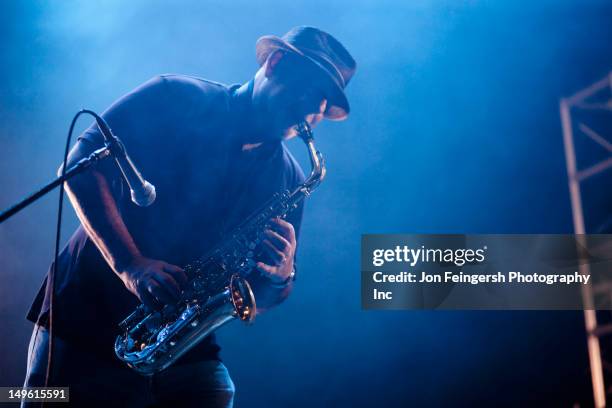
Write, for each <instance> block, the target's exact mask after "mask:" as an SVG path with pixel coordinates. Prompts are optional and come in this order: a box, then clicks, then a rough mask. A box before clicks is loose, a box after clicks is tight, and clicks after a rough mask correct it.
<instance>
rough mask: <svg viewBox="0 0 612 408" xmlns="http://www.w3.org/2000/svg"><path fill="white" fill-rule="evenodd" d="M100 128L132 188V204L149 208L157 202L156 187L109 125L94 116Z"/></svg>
mask: <svg viewBox="0 0 612 408" xmlns="http://www.w3.org/2000/svg"><path fill="white" fill-rule="evenodd" d="M94 117H95V118H96V123H97V124H98V128H100V131H101V132H102V135H103V136H104V140H105V141H106V145H107V146H108V147H109V149H110V151H111V152H112V153H113V155H114V157H115V161H116V162H117V165H118V166H119V169H120V170H121V173H122V174H123V178H124V179H125V181H126V182H127V184H128V186H129V187H130V195H131V196H132V202H133V203H134V204H136V205H137V206H139V207H148V206H149V205H151V204H153V202H154V201H155V197H156V195H155V186H154V185H153V184H151V183H149V182H148V181H147V180H145V179H144V178H143V177H142V175H141V174H140V172H139V171H138V169H136V166H135V165H134V163H133V162H132V160H130V157H129V156H128V155H127V152H126V151H125V146H124V145H123V143H121V140H119V138H118V137H117V136H115V135H114V134H113V132H111V130H110V128H109V127H108V125H107V123H106V122H105V121H104V119H102V118H101V117H100V116H98V115H94Z"/></svg>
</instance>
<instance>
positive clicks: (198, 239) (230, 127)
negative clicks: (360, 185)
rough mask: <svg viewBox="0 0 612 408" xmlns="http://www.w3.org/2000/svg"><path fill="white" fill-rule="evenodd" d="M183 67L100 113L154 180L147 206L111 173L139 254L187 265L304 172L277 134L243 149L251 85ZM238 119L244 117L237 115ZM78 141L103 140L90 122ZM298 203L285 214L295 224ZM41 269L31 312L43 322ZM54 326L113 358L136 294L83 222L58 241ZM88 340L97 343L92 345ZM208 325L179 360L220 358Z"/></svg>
mask: <svg viewBox="0 0 612 408" xmlns="http://www.w3.org/2000/svg"><path fill="white" fill-rule="evenodd" d="M238 87H239V86H238V85H234V86H232V87H227V86H225V85H222V84H219V83H215V82H211V81H207V80H204V79H200V78H195V77H190V76H184V75H161V76H157V77H154V78H153V79H151V80H149V81H148V82H146V83H144V84H143V85H141V86H139V87H138V88H136V89H135V90H133V91H132V92H130V93H128V94H127V95H125V96H123V97H122V98H120V99H119V100H117V101H116V102H115V103H114V104H113V105H112V106H111V107H110V108H109V109H107V110H106V111H105V112H104V113H103V115H102V116H103V117H104V119H105V120H106V121H107V122H108V124H109V126H110V128H111V129H112V131H113V133H114V134H116V135H117V136H118V137H119V138H120V139H121V140H122V142H123V144H124V145H125V147H126V151H127V152H128V154H129V155H130V158H131V159H132V161H133V162H134V163H135V164H136V165H137V167H138V168H139V170H140V171H141V172H142V174H143V175H144V176H145V178H146V179H147V180H148V181H150V182H151V183H152V184H153V185H154V186H155V188H156V191H157V198H156V200H155V202H154V203H153V204H152V205H150V206H149V207H144V208H143V207H138V206H136V205H135V204H133V203H132V202H131V201H130V194H129V190H128V188H127V186H126V185H125V183H124V182H123V180H122V179H121V177H119V174H120V173H118V172H117V176H115V177H113V178H112V179H111V180H110V184H111V188H112V191H113V194H114V195H115V197H116V199H117V203H118V207H119V210H120V212H121V215H122V218H123V220H124V222H125V224H126V226H127V228H128V231H130V234H131V235H132V237H133V238H134V241H135V243H136V245H137V247H138V248H139V250H140V251H141V252H142V254H143V255H144V256H147V257H150V258H153V259H160V260H163V261H166V262H169V263H172V264H176V265H185V264H187V263H189V262H190V261H192V260H193V259H196V258H198V257H199V256H201V255H203V254H204V253H206V251H207V250H208V249H210V248H212V247H213V246H214V245H215V244H217V243H218V242H220V240H222V239H223V234H224V232H227V231H228V230H229V229H231V228H232V227H233V226H235V225H237V224H238V223H239V222H240V221H241V220H243V219H245V218H246V217H247V216H248V215H250V214H251V213H252V212H253V211H255V210H256V209H257V208H259V207H260V206H261V205H262V204H263V203H264V202H265V201H266V200H268V199H269V198H270V197H271V196H272V195H273V194H274V193H276V192H281V191H284V190H287V189H292V188H294V187H296V186H297V185H299V184H300V183H301V182H303V180H304V175H303V172H302V170H301V168H300V166H299V164H298V163H297V162H296V160H295V159H294V158H293V156H292V155H291V154H290V152H289V151H288V149H287V148H286V146H285V145H284V143H283V142H280V141H279V142H272V143H265V144H263V145H262V146H260V147H258V148H256V149H252V150H245V151H243V149H242V141H243V140H245V136H246V134H247V133H248V132H249V129H248V128H246V127H245V126H244V122H245V120H244V119H245V116H244V115H245V112H247V111H248V107H249V103H250V95H251V93H250V92H251V91H252V82H251V83H250V86H249V92H246V93H237V92H235V91H236V89H237V88H238ZM241 119H242V120H241ZM79 139H80V140H81V143H92V144H94V145H100V146H101V145H102V143H103V139H102V135H101V134H100V132H99V130H98V129H97V127H96V126H94V125H92V126H91V127H90V128H89V129H88V130H86V131H85V132H84V133H83V134H82V135H81V136H79ZM302 211H303V208H302V207H301V206H300V207H299V208H298V209H297V210H296V211H294V212H293V213H292V214H291V215H290V217H289V219H288V221H289V222H291V223H292V224H293V225H294V227H295V229H296V233H297V232H298V231H299V227H300V223H301V217H302ZM46 281H47V280H46V279H45V282H43V285H42V287H41V289H40V291H39V293H38V295H37V296H36V298H35V300H34V302H33V304H32V307H31V309H30V311H29V313H28V319H29V320H31V321H34V322H38V323H39V324H43V325H45V324H46V323H47V319H48V309H49V306H48V305H49V299H48V293H47V292H48V291H47V289H46ZM55 288H56V290H55V296H54V306H53V307H54V309H53V328H54V331H55V333H56V334H57V335H58V336H60V337H63V338H65V339H66V340H74V342H75V344H88V345H89V347H88V349H89V350H92V349H94V348H96V349H100V350H101V352H100V355H102V356H104V357H108V358H110V356H111V355H112V350H113V344H114V339H115V336H116V335H117V334H118V326H117V325H118V323H119V322H121V321H122V320H123V319H124V318H125V317H126V316H127V315H128V314H129V313H131V312H132V311H133V310H134V309H135V307H136V306H137V305H138V304H139V301H138V299H137V298H136V297H135V296H134V295H133V294H131V293H130V292H128V291H127V289H126V288H125V287H124V286H123V283H122V282H121V280H120V279H119V278H118V277H117V276H116V275H115V274H114V272H113V271H112V270H111V269H110V267H109V266H108V265H107V264H106V262H105V260H104V259H103V257H102V255H101V254H100V252H99V251H98V249H97V247H96V246H95V245H94V243H93V242H92V241H91V239H89V237H88V236H87V234H86V233H85V231H84V230H83V228H82V226H81V227H79V228H78V229H77V230H76V232H75V233H74V235H73V236H72V237H71V238H70V240H69V241H68V244H67V245H66V247H65V248H64V249H63V250H62V252H61V253H60V256H59V260H58V268H57V272H56V277H55ZM92 346H94V347H92ZM218 351H219V347H218V346H217V345H216V343H215V340H214V335H213V336H209V337H208V338H207V339H205V340H204V341H203V342H202V343H201V344H200V345H199V346H197V347H196V348H194V350H193V351H192V352H190V353H188V354H186V355H185V356H184V357H183V359H182V360H183V361H193V360H195V359H216V358H218Z"/></svg>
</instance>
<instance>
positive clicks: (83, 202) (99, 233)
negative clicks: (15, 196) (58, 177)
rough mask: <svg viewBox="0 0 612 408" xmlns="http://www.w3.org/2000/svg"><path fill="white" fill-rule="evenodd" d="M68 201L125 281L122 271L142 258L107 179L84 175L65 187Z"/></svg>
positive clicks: (103, 253)
mask: <svg viewBox="0 0 612 408" xmlns="http://www.w3.org/2000/svg"><path fill="white" fill-rule="evenodd" d="M66 190H67V192H68V197H69V198H70V201H71V203H72V205H73V207H74V208H75V210H76V213H77V216H78V217H79V220H80V221H81V223H82V224H83V227H84V228H85V231H86V232H87V234H88V235H89V237H90V238H91V240H92V241H93V242H94V243H95V245H96V246H97V247H98V249H99V250H100V252H101V253H102V255H103V256H104V259H105V260H106V262H107V263H108V264H109V266H110V267H111V268H112V269H113V270H114V271H115V273H117V274H118V275H119V276H120V277H121V278H122V279H123V276H121V273H122V271H123V270H124V269H125V267H126V266H127V265H128V264H129V263H130V262H131V261H132V260H133V259H135V258H137V257H140V256H141V254H140V251H139V250H138V248H137V246H136V244H135V242H134V240H133V238H132V236H131V235H130V233H129V231H128V230H127V227H126V225H125V223H124V221H123V218H122V217H121V214H120V212H119V209H118V208H117V202H116V200H115V198H114V197H113V195H112V193H111V190H110V187H109V184H108V181H107V179H106V178H105V177H104V176H103V175H102V173H100V172H98V171H95V170H93V171H91V172H89V173H85V174H82V175H80V176H77V177H75V178H74V179H73V180H71V181H69V182H68V183H67V185H66Z"/></svg>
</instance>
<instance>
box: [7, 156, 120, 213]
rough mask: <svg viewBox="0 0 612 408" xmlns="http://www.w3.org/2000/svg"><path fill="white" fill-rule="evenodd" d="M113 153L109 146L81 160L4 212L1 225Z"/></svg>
mask: <svg viewBox="0 0 612 408" xmlns="http://www.w3.org/2000/svg"><path fill="white" fill-rule="evenodd" d="M112 153H113V152H112V146H110V145H109V144H107V145H105V146H104V147H101V148H99V149H98V150H95V151H94V152H92V153H91V154H90V155H89V156H88V157H85V158H83V159H81V160H79V161H78V162H77V163H76V164H75V165H74V166H72V167H70V168H69V169H68V170H66V173H65V174H64V175H63V176H60V177H58V178H56V179H55V180H53V181H52V182H50V183H49V184H47V185H46V186H44V187H43V188H41V189H40V190H38V191H36V192H35V193H33V194H31V195H29V196H28V197H26V198H24V199H23V200H21V201H20V202H18V203H17V204H15V205H13V206H12V207H10V208H8V209H7V210H5V211H3V212H2V213H1V214H0V224H2V223H3V222H4V221H6V220H7V219H9V218H10V217H12V216H13V215H15V214H17V213H18V212H19V211H21V210H23V209H24V208H26V207H27V206H28V205H30V204H32V203H33V202H34V201H36V200H38V199H39V198H40V197H42V196H44V195H45V194H47V193H48V192H49V191H51V190H53V189H54V188H55V187H57V186H59V185H61V184H62V183H63V182H65V181H67V180H68V179H70V178H72V177H73V176H76V175H77V174H79V173H81V172H83V171H85V170H87V169H88V168H90V167H91V166H93V165H94V164H96V163H97V162H98V161H100V160H102V159H104V158H106V157H108V156H110V155H111V154H112Z"/></svg>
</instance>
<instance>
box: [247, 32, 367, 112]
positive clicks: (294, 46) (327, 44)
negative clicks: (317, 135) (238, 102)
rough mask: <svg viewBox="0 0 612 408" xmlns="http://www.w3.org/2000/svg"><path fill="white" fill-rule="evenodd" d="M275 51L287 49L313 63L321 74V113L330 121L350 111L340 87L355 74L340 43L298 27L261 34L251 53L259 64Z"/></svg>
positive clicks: (351, 62)
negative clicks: (323, 101)
mask: <svg viewBox="0 0 612 408" xmlns="http://www.w3.org/2000/svg"><path fill="white" fill-rule="evenodd" d="M276 50H283V51H287V52H291V53H294V54H297V55H299V56H300V57H302V59H303V60H304V61H307V62H308V63H310V64H314V66H315V67H316V68H318V71H319V72H321V73H322V74H324V75H325V77H326V78H327V79H330V80H331V81H326V83H328V84H329V85H328V86H327V94H326V98H327V108H326V109H325V113H324V116H325V117H326V118H328V119H331V120H343V119H345V118H346V117H347V116H348V114H349V111H350V106H349V103H348V99H347V98H346V95H345V94H344V88H345V87H346V85H347V84H348V83H349V81H350V80H351V78H352V77H353V74H354V73H355V69H356V64H355V60H354V59H353V57H352V56H351V54H349V52H348V51H347V50H346V48H344V46H343V45H342V44H340V42H339V41H338V40H336V39H335V38H334V37H332V36H331V35H330V34H328V33H326V32H325V31H322V30H319V29H318V28H315V27H308V26H299V27H294V28H292V29H291V30H289V31H288V32H287V33H286V34H285V35H283V36H282V37H277V36H274V35H265V36H263V37H260V38H259V39H258V40H257V43H256V45H255V55H256V57H257V63H258V64H259V65H260V66H261V65H263V64H264V63H265V62H266V59H267V58H268V56H269V55H270V54H272V53H273V52H274V51H276Z"/></svg>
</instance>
